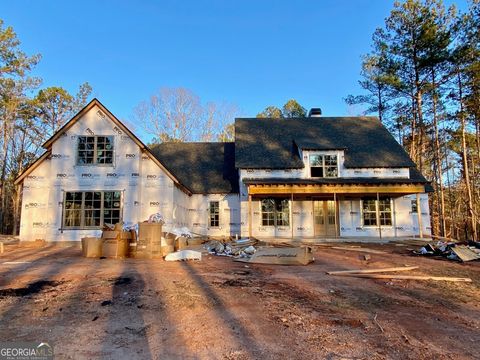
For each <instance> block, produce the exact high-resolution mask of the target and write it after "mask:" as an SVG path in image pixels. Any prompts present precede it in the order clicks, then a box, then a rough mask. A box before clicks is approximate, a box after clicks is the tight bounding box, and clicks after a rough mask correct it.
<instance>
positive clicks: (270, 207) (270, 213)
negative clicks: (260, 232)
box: [262, 199, 275, 226]
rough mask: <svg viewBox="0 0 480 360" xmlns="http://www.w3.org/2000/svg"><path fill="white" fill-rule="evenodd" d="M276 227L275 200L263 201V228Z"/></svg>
mask: <svg viewBox="0 0 480 360" xmlns="http://www.w3.org/2000/svg"><path fill="white" fill-rule="evenodd" d="M274 225H275V200H274V199H263V200H262V226H274Z"/></svg>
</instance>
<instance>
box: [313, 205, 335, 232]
mask: <svg viewBox="0 0 480 360" xmlns="http://www.w3.org/2000/svg"><path fill="white" fill-rule="evenodd" d="M313 217H314V226H315V236H321V237H334V236H336V231H335V228H336V221H335V220H336V219H335V218H336V217H335V202H334V201H333V200H314V201H313Z"/></svg>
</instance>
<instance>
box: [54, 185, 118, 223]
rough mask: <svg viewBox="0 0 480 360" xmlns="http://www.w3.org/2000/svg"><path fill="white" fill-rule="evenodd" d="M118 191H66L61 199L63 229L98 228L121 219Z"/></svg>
mask: <svg viewBox="0 0 480 360" xmlns="http://www.w3.org/2000/svg"><path fill="white" fill-rule="evenodd" d="M121 200H122V193H121V192H120V191H67V192H65V198H64V201H63V228H64V229H91V228H99V227H101V226H102V225H103V224H105V223H107V224H116V223H118V222H120V221H121V215H122V212H121V210H122V201H121Z"/></svg>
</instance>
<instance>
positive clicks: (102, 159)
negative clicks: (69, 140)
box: [77, 136, 114, 165]
mask: <svg viewBox="0 0 480 360" xmlns="http://www.w3.org/2000/svg"><path fill="white" fill-rule="evenodd" d="M113 155H114V148H113V136H79V137H78V148H77V165H111V164H113Z"/></svg>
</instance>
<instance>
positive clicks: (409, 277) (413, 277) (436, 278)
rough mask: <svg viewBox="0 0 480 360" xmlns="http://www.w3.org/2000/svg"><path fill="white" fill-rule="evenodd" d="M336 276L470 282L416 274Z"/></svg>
mask: <svg viewBox="0 0 480 360" xmlns="http://www.w3.org/2000/svg"><path fill="white" fill-rule="evenodd" d="M336 275H337V276H353V277H362V278H369V279H397V280H435V281H453V282H472V279H470V278H457V277H447V276H416V275H386V274H336Z"/></svg>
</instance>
